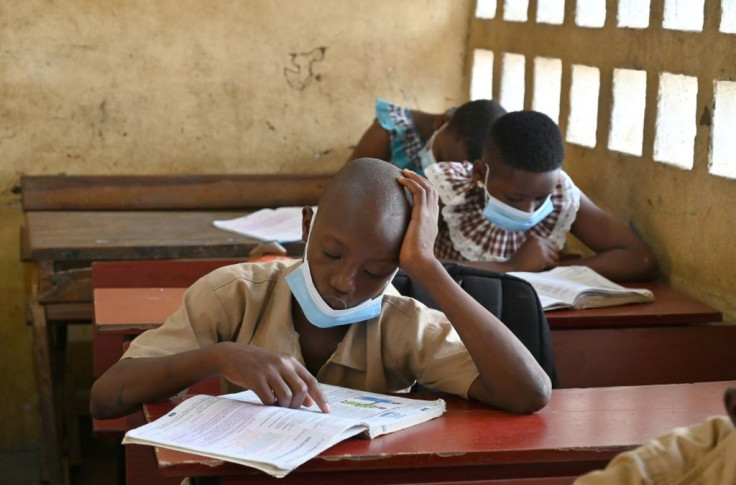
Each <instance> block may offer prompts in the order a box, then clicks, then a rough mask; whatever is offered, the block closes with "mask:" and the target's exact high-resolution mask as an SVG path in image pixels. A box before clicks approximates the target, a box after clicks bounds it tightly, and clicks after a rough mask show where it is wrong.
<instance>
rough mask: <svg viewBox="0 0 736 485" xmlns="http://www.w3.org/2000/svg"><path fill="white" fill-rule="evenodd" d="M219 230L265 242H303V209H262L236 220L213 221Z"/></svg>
mask: <svg viewBox="0 0 736 485" xmlns="http://www.w3.org/2000/svg"><path fill="white" fill-rule="evenodd" d="M212 224H213V225H214V226H215V227H217V228H218V229H223V230H225V231H230V232H234V233H236V234H241V235H243V236H248V237H250V238H253V239H257V240H259V241H263V242H269V241H276V242H279V243H289V242H295V241H301V240H302V207H278V208H276V209H261V210H257V211H255V212H253V213H251V214H246V215H244V216H241V217H236V218H235V219H227V220H220V221H212Z"/></svg>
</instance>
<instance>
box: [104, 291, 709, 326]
mask: <svg viewBox="0 0 736 485" xmlns="http://www.w3.org/2000/svg"><path fill="white" fill-rule="evenodd" d="M636 286H638V287H642V288H648V289H650V290H651V291H652V292H653V293H654V295H655V300H654V301H653V302H651V303H641V304H633V305H623V306H616V307H607V308H595V309H589V310H553V311H548V312H546V316H547V320H548V321H549V325H550V328H551V329H553V330H558V329H581V328H613V327H641V326H672V325H688V324H698V323H707V322H719V321H721V319H722V318H723V315H722V314H721V312H719V311H718V310H715V309H714V308H711V307H709V306H708V305H706V304H704V303H701V302H699V301H697V300H695V299H693V298H690V297H689V296H687V295H685V294H683V293H681V292H679V291H677V290H675V289H673V288H670V287H668V286H666V285H664V284H661V283H642V284H637V285H636ZM184 290H185V288H96V289H95V290H94V301H95V321H96V323H97V325H98V330H99V331H102V332H122V333H136V332H137V331H139V330H141V329H146V328H151V327H155V326H157V325H160V324H161V323H163V321H164V320H165V319H166V317H168V316H169V315H170V314H172V313H173V312H174V311H175V310H176V309H177V308H178V307H179V305H180V304H181V296H182V294H183V293H184Z"/></svg>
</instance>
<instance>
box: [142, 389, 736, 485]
mask: <svg viewBox="0 0 736 485" xmlns="http://www.w3.org/2000/svg"><path fill="white" fill-rule="evenodd" d="M728 387H736V381H727V382H709V383H696V384H675V385H660V386H635V387H610V388H589V389H559V390H554V391H553V395H552V399H551V401H550V403H549V404H548V406H547V407H546V408H544V409H543V410H542V411H540V412H538V413H536V414H532V415H521V416H520V415H512V414H509V413H504V412H501V411H496V410H494V409H491V408H489V407H486V406H483V405H481V404H479V403H476V402H468V401H465V400H462V399H459V398H456V397H453V396H446V395H443V398H445V399H446V401H447V404H448V410H447V413H446V414H445V415H444V416H442V417H441V418H438V419H435V420H432V421H430V422H427V423H424V424H421V425H419V426H416V427H413V428H410V429H407V430H403V431H400V432H397V433H393V434H389V435H385V436H382V437H379V438H376V439H373V440H365V439H349V440H347V441H344V442H342V443H339V444H337V445H335V446H334V447H332V448H330V449H329V450H327V451H325V452H324V453H322V454H321V455H320V456H319V457H317V458H315V459H313V460H311V461H310V462H308V463H306V464H304V465H303V466H302V467H300V468H299V469H297V470H295V471H294V472H292V474H290V475H288V476H287V477H286V478H285V479H282V480H280V481H279V483H286V482H288V480H289V479H290V478H291V479H295V480H297V481H298V480H299V479H304V476H303V475H301V478H300V474H302V473H307V472H320V471H330V475H333V474H334V473H336V472H345V471H356V470H363V473H373V474H375V473H379V472H380V470H397V469H402V470H404V472H406V473H409V472H408V471H407V470H409V469H411V470H415V471H417V472H419V471H421V470H424V471H426V470H430V469H434V468H436V473H442V472H441V471H439V470H446V471H447V472H448V473H451V475H449V476H451V477H455V479H460V477H461V476H462V471H463V470H465V469H466V468H468V467H470V468H472V469H473V470H474V471H472V473H473V476H476V477H478V476H479V475H477V473H478V467H481V471H482V473H483V474H484V475H483V476H485V477H488V478H490V477H492V476H493V475H494V473H493V470H494V469H496V468H502V467H507V468H508V467H511V469H515V470H517V472H516V473H519V474H521V475H519V474H517V475H515V476H522V475H524V473H525V472H524V470H526V476H540V474H539V473H536V472H543V471H544V470H545V469H546V470H547V471H551V475H550V476H552V475H565V476H567V475H569V474H570V470H578V471H581V470H582V471H584V470H586V469H592V468H596V467H600V466H601V465H603V464H605V462H606V461H607V460H610V459H611V458H612V457H613V456H614V455H615V454H617V453H619V452H621V451H624V450H628V449H632V448H634V447H636V446H638V445H641V444H643V443H646V442H647V441H649V440H650V439H652V438H654V437H656V436H659V435H661V434H664V433H666V432H668V431H669V430H671V429H672V428H675V427H678V426H686V425H690V424H694V423H697V422H700V421H702V420H704V419H705V418H707V417H709V416H712V415H717V414H725V410H724V406H723V393H724V391H725V389H726V388H728ZM172 406H173V403H172V402H165V403H156V404H148V405H146V406H145V409H146V413H147V414H148V415H149V416H148V417H149V419H155V418H156V417H158V416H160V415H162V414H163V413H165V412H167V411H168V410H170V409H171V407H172ZM156 456H157V460H158V465H159V471H160V473H161V474H162V475H164V476H188V475H220V476H250V478H249V479H253V478H254V476H255V477H256V478H257V477H263V476H264V475H263V474H262V473H261V472H258V471H256V470H253V469H250V468H247V467H243V466H240V465H235V464H232V463H223V462H221V461H218V460H213V459H209V458H204V457H199V456H197V455H191V454H186V453H181V452H176V451H171V450H164V449H157V450H156ZM562 465H565V466H567V467H568V468H567V469H563V468H560V467H561V466H562ZM545 467H546V468H545ZM555 467H557V468H555ZM468 469H469V468H468ZM555 470H556V471H555ZM434 476H435V478H437V476H436V475H434ZM541 476H544V474H543V473H542V475H541ZM440 478H441V477H440ZM284 480H286V481H284ZM249 483H250V482H249Z"/></svg>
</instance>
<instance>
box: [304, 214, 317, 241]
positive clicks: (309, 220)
mask: <svg viewBox="0 0 736 485" xmlns="http://www.w3.org/2000/svg"><path fill="white" fill-rule="evenodd" d="M312 217H314V210H313V209H312V208H311V207H309V206H307V207H304V208H302V242H307V238H309V228H310V227H311V225H312Z"/></svg>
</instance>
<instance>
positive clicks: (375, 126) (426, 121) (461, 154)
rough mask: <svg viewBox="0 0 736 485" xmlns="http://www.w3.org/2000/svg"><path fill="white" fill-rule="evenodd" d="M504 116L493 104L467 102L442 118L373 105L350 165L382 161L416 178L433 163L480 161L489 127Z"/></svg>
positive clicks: (379, 103) (389, 105)
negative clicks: (358, 161)
mask: <svg viewBox="0 0 736 485" xmlns="http://www.w3.org/2000/svg"><path fill="white" fill-rule="evenodd" d="M504 113H505V110H504V109H503V108H502V107H501V106H500V105H499V104H498V103H496V102H494V101H490V100H487V99H481V100H476V101H470V102H468V103H465V104H463V105H462V106H460V107H458V108H456V109H455V108H453V109H450V110H448V111H446V112H444V113H439V114H436V113H426V112H423V111H417V110H411V109H409V108H405V107H402V106H398V105H396V104H392V103H389V102H388V101H385V100H383V99H378V100H376V118H375V120H374V121H373V123H372V124H371V126H370V127H368V130H366V132H365V133H364V134H363V136H362V137H361V139H360V141H359V142H358V145H357V146H356V147H355V150H354V151H353V154H352V155H351V156H350V160H354V159H356V158H362V157H372V158H378V159H380V160H386V161H389V162H391V163H393V164H394V165H396V166H397V167H399V168H402V169H403V168H408V169H410V170H413V171H415V172H417V173H419V174H423V173H424V169H425V168H426V167H428V166H429V165H431V164H432V163H434V162H436V161H466V160H467V161H469V162H474V161H476V160H479V159H480V155H481V151H482V149H483V141H484V139H485V137H486V135H487V133H488V131H489V130H490V128H491V125H492V124H493V122H494V121H495V120H496V118H498V117H500V116H501V115H503V114H504Z"/></svg>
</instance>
